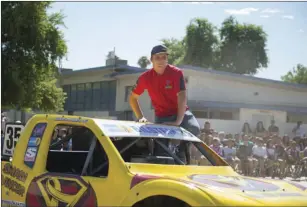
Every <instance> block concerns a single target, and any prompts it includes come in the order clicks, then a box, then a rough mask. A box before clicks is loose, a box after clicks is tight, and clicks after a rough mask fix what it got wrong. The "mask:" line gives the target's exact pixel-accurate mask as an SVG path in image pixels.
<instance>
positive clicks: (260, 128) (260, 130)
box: [255, 121, 266, 137]
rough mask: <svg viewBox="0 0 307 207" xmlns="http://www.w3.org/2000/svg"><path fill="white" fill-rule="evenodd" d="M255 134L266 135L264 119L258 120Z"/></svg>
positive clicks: (258, 135)
mask: <svg viewBox="0 0 307 207" xmlns="http://www.w3.org/2000/svg"><path fill="white" fill-rule="evenodd" d="M255 135H256V136H257V137H264V136H265V135H266V129H265V128H264V126H263V122H262V121H258V123H257V125H256V129H255Z"/></svg>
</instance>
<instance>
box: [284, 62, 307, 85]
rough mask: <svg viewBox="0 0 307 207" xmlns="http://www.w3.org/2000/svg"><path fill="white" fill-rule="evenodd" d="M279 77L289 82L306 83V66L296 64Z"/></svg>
mask: <svg viewBox="0 0 307 207" xmlns="http://www.w3.org/2000/svg"><path fill="white" fill-rule="evenodd" d="M281 79H282V80H283V81H285V82H289V83H300V84H307V67H306V66H304V65H302V64H297V66H296V68H293V70H292V71H289V72H288V73H287V74H286V75H284V76H282V77H281Z"/></svg>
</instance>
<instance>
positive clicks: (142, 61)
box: [138, 56, 150, 69]
mask: <svg viewBox="0 0 307 207" xmlns="http://www.w3.org/2000/svg"><path fill="white" fill-rule="evenodd" d="M138 65H139V66H140V67H141V68H144V69H145V68H147V66H148V65H150V61H149V60H148V58H147V57H146V56H142V57H140V58H139V60H138Z"/></svg>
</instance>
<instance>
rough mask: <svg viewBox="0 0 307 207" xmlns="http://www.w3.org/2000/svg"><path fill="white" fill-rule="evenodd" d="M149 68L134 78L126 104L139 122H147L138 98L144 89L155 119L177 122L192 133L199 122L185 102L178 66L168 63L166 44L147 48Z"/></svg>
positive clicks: (156, 120) (159, 121)
mask: <svg viewBox="0 0 307 207" xmlns="http://www.w3.org/2000/svg"><path fill="white" fill-rule="evenodd" d="M151 62H152V64H153V68H152V69H150V70H148V71H146V72H144V73H143V74H141V75H140V77H139V78H138V80H137V82H136V84H135V86H134V88H133V90H132V92H131V95H130V97H129V103H130V106H131V108H132V110H133V112H134V114H135V116H136V118H137V119H138V121H139V122H147V119H146V118H145V117H144V115H143V112H142V110H141V108H140V105H139V102H138V98H139V96H140V95H142V93H143V92H144V91H145V90H147V91H148V94H149V96H150V98H151V102H152V105H153V108H154V110H155V122H156V123H159V124H166V125H174V126H181V127H183V128H184V129H186V130H188V131H189V132H191V133H192V134H194V135H195V136H198V135H199V134H200V126H199V124H198V122H197V120H196V118H195V117H194V115H193V114H192V112H191V111H190V110H189V107H188V106H187V93H186V86H185V80H184V76H183V72H182V70H180V69H179V68H177V67H175V66H173V65H169V64H168V53H167V48H166V47H165V46H163V45H157V46H155V47H153V49H152V50H151Z"/></svg>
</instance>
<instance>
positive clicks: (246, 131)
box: [242, 122, 252, 135]
mask: <svg viewBox="0 0 307 207" xmlns="http://www.w3.org/2000/svg"><path fill="white" fill-rule="evenodd" d="M242 133H243V134H244V135H246V134H247V135H250V134H252V130H251V128H250V126H249V123H247V122H245V123H244V124H243V127H242Z"/></svg>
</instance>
